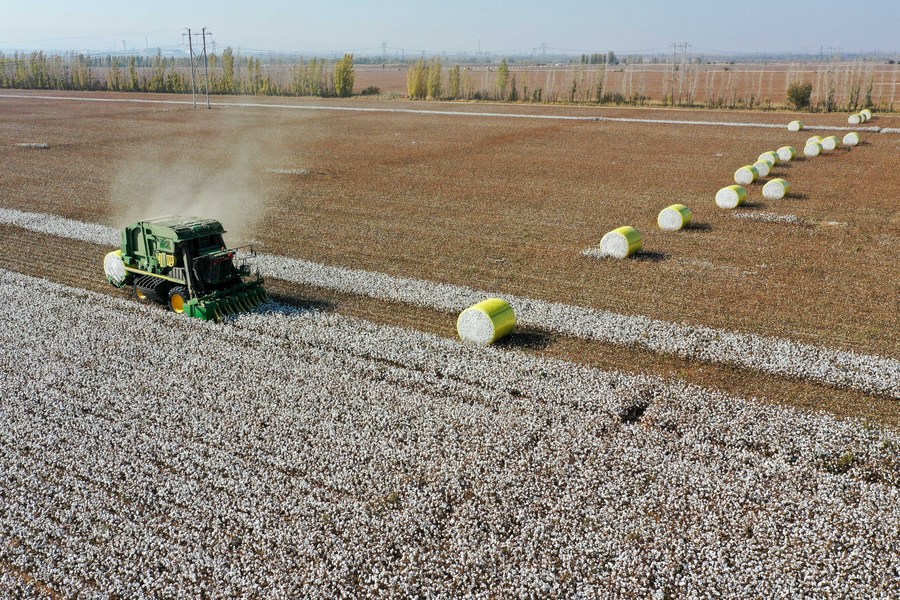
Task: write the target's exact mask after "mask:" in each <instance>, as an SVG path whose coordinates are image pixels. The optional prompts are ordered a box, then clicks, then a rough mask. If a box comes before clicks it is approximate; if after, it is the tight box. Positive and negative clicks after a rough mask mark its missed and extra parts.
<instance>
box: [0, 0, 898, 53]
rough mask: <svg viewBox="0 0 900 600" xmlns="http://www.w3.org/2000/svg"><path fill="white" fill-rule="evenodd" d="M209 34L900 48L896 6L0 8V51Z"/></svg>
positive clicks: (205, 1)
mask: <svg viewBox="0 0 900 600" xmlns="http://www.w3.org/2000/svg"><path fill="white" fill-rule="evenodd" d="M188 26H189V27H192V28H195V29H199V28H201V27H203V26H207V27H209V29H210V31H212V33H213V34H214V38H215V40H216V43H217V47H218V48H222V47H224V46H226V45H231V46H234V47H238V46H240V47H243V48H247V49H260V50H276V51H278V50H299V51H306V52H309V51H318V52H322V53H325V52H332V51H334V52H342V51H356V52H357V53H361V54H362V53H373V54H377V53H380V52H381V44H382V42H387V44H388V47H389V48H392V49H395V48H396V49H400V48H403V49H405V50H406V51H407V53H410V52H412V53H416V52H420V51H423V50H424V51H427V52H438V51H447V52H455V51H460V50H462V51H465V52H474V51H477V50H478V49H479V47H480V49H481V50H483V51H488V52H500V53H503V52H508V53H515V52H527V51H530V50H531V49H533V48H539V47H540V46H541V43H542V42H546V43H547V46H548V48H549V49H562V50H567V51H574V52H590V51H605V50H615V51H619V52H628V51H637V52H647V53H651V52H655V51H659V52H666V50H667V48H668V46H669V44H671V43H672V42H690V43H691V44H692V48H691V50H692V51H693V52H699V53H704V52H707V53H711V52H715V51H721V52H809V53H817V52H819V49H820V48H821V47H824V48H825V49H826V51H827V49H828V48H829V47H833V48H838V47H840V48H843V51H844V52H856V51H871V50H880V51H883V52H887V53H896V52H897V51H898V50H900V0H853V1H852V2H847V1H838V0H781V1H778V2H773V1H768V0H765V1H763V0H743V1H741V2H735V1H731V0H722V1H718V2H716V1H699V0H682V1H675V0H673V1H671V2H667V1H649V0H616V1H596V2H586V1H585V2H577V1H574V0H557V1H556V2H548V1H544V2H538V1H536V0H519V1H517V2H489V1H480V2H479V1H473V0H458V1H455V2H428V1H425V0H423V1H420V2H415V1H409V0H399V1H387V2H376V1H371V2H361V1H357V0H351V1H343V2H330V1H328V0H321V1H319V2H307V1H293V2H291V1H265V0H258V1H253V2H250V1H246V0H245V1H240V2H233V1H229V0H216V1H211V0H178V1H172V0H154V1H153V2H139V1H128V0H115V1H114V0H74V1H66V2H62V1H56V2H48V1H40V0H37V1H31V0H0V48H5V49H13V48H16V49H38V48H44V49H74V50H103V51H106V50H110V49H113V48H115V49H118V50H121V48H122V41H123V40H124V41H125V42H126V45H127V47H128V48H129V49H130V48H132V47H136V48H143V47H144V45H145V39H146V43H147V44H149V46H151V47H156V46H162V47H165V48H172V47H175V46H178V45H179V44H181V43H182V36H181V32H182V31H183V28H184V27H188Z"/></svg>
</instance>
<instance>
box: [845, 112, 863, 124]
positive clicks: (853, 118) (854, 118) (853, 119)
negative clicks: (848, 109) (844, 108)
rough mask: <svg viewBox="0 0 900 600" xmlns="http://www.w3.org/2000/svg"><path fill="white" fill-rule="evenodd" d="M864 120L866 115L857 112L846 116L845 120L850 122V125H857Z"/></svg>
mask: <svg viewBox="0 0 900 600" xmlns="http://www.w3.org/2000/svg"><path fill="white" fill-rule="evenodd" d="M865 120H866V117H865V116H863V115H861V114H859V113H856V114H852V115H850V116H849V117H847V122H848V123H850V124H851V125H859V124H860V123H863V122H865Z"/></svg>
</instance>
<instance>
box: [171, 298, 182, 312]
mask: <svg viewBox="0 0 900 600" xmlns="http://www.w3.org/2000/svg"><path fill="white" fill-rule="evenodd" d="M169 304H170V306H171V307H172V310H173V311H175V312H177V313H179V314H181V313H183V312H184V298H183V297H182V296H181V294H173V295H172V298H170V299H169Z"/></svg>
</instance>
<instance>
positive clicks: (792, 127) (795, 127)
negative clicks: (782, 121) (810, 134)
mask: <svg viewBox="0 0 900 600" xmlns="http://www.w3.org/2000/svg"><path fill="white" fill-rule="evenodd" d="M801 129H803V122H802V121H791V122H790V123H788V131H800V130H801Z"/></svg>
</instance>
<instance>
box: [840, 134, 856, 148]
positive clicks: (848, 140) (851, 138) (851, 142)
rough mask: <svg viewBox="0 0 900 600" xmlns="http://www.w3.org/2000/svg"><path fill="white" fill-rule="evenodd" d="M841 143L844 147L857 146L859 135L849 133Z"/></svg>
mask: <svg viewBox="0 0 900 600" xmlns="http://www.w3.org/2000/svg"><path fill="white" fill-rule="evenodd" d="M843 143H844V145H845V146H856V145H858V144H859V134H858V133H856V132H855V131H851V132H850V133H848V134H847V135H845V136H844V139H843Z"/></svg>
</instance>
